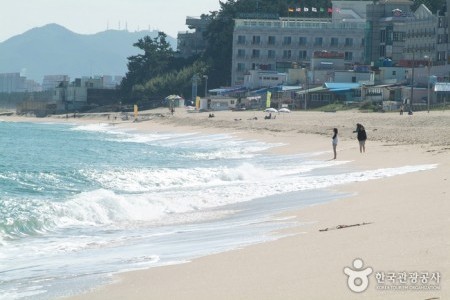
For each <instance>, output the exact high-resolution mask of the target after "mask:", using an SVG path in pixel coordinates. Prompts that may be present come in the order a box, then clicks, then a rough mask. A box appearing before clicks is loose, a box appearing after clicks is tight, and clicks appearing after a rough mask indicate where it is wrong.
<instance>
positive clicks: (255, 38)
mask: <svg viewBox="0 0 450 300" xmlns="http://www.w3.org/2000/svg"><path fill="white" fill-rule="evenodd" d="M252 44H253V45H259V44H261V37H260V36H259V35H254V36H253V39H252Z"/></svg>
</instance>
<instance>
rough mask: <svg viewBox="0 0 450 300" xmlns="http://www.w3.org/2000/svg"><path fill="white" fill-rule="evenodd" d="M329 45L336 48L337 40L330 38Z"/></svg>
mask: <svg viewBox="0 0 450 300" xmlns="http://www.w3.org/2000/svg"><path fill="white" fill-rule="evenodd" d="M330 45H331V46H332V47H337V46H338V45H339V39H338V38H336V37H332V38H331V43H330Z"/></svg>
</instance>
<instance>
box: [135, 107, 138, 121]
mask: <svg viewBox="0 0 450 300" xmlns="http://www.w3.org/2000/svg"><path fill="white" fill-rule="evenodd" d="M137 117H138V106H137V105H136V104H135V105H134V118H135V119H137Z"/></svg>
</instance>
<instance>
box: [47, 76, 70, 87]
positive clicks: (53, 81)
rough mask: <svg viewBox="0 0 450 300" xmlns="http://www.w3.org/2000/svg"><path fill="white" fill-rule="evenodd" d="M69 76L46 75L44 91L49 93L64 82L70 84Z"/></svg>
mask: <svg viewBox="0 0 450 300" xmlns="http://www.w3.org/2000/svg"><path fill="white" fill-rule="evenodd" d="M69 80H70V77H69V76H68V75H45V76H44V79H43V81H42V90H43V91H48V90H52V89H54V88H56V87H57V86H58V85H60V84H61V83H62V82H69Z"/></svg>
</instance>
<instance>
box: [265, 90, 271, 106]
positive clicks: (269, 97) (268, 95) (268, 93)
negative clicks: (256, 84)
mask: <svg viewBox="0 0 450 300" xmlns="http://www.w3.org/2000/svg"><path fill="white" fill-rule="evenodd" d="M271 98H272V93H271V92H269V91H267V98H266V108H269V107H270V99H271Z"/></svg>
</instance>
